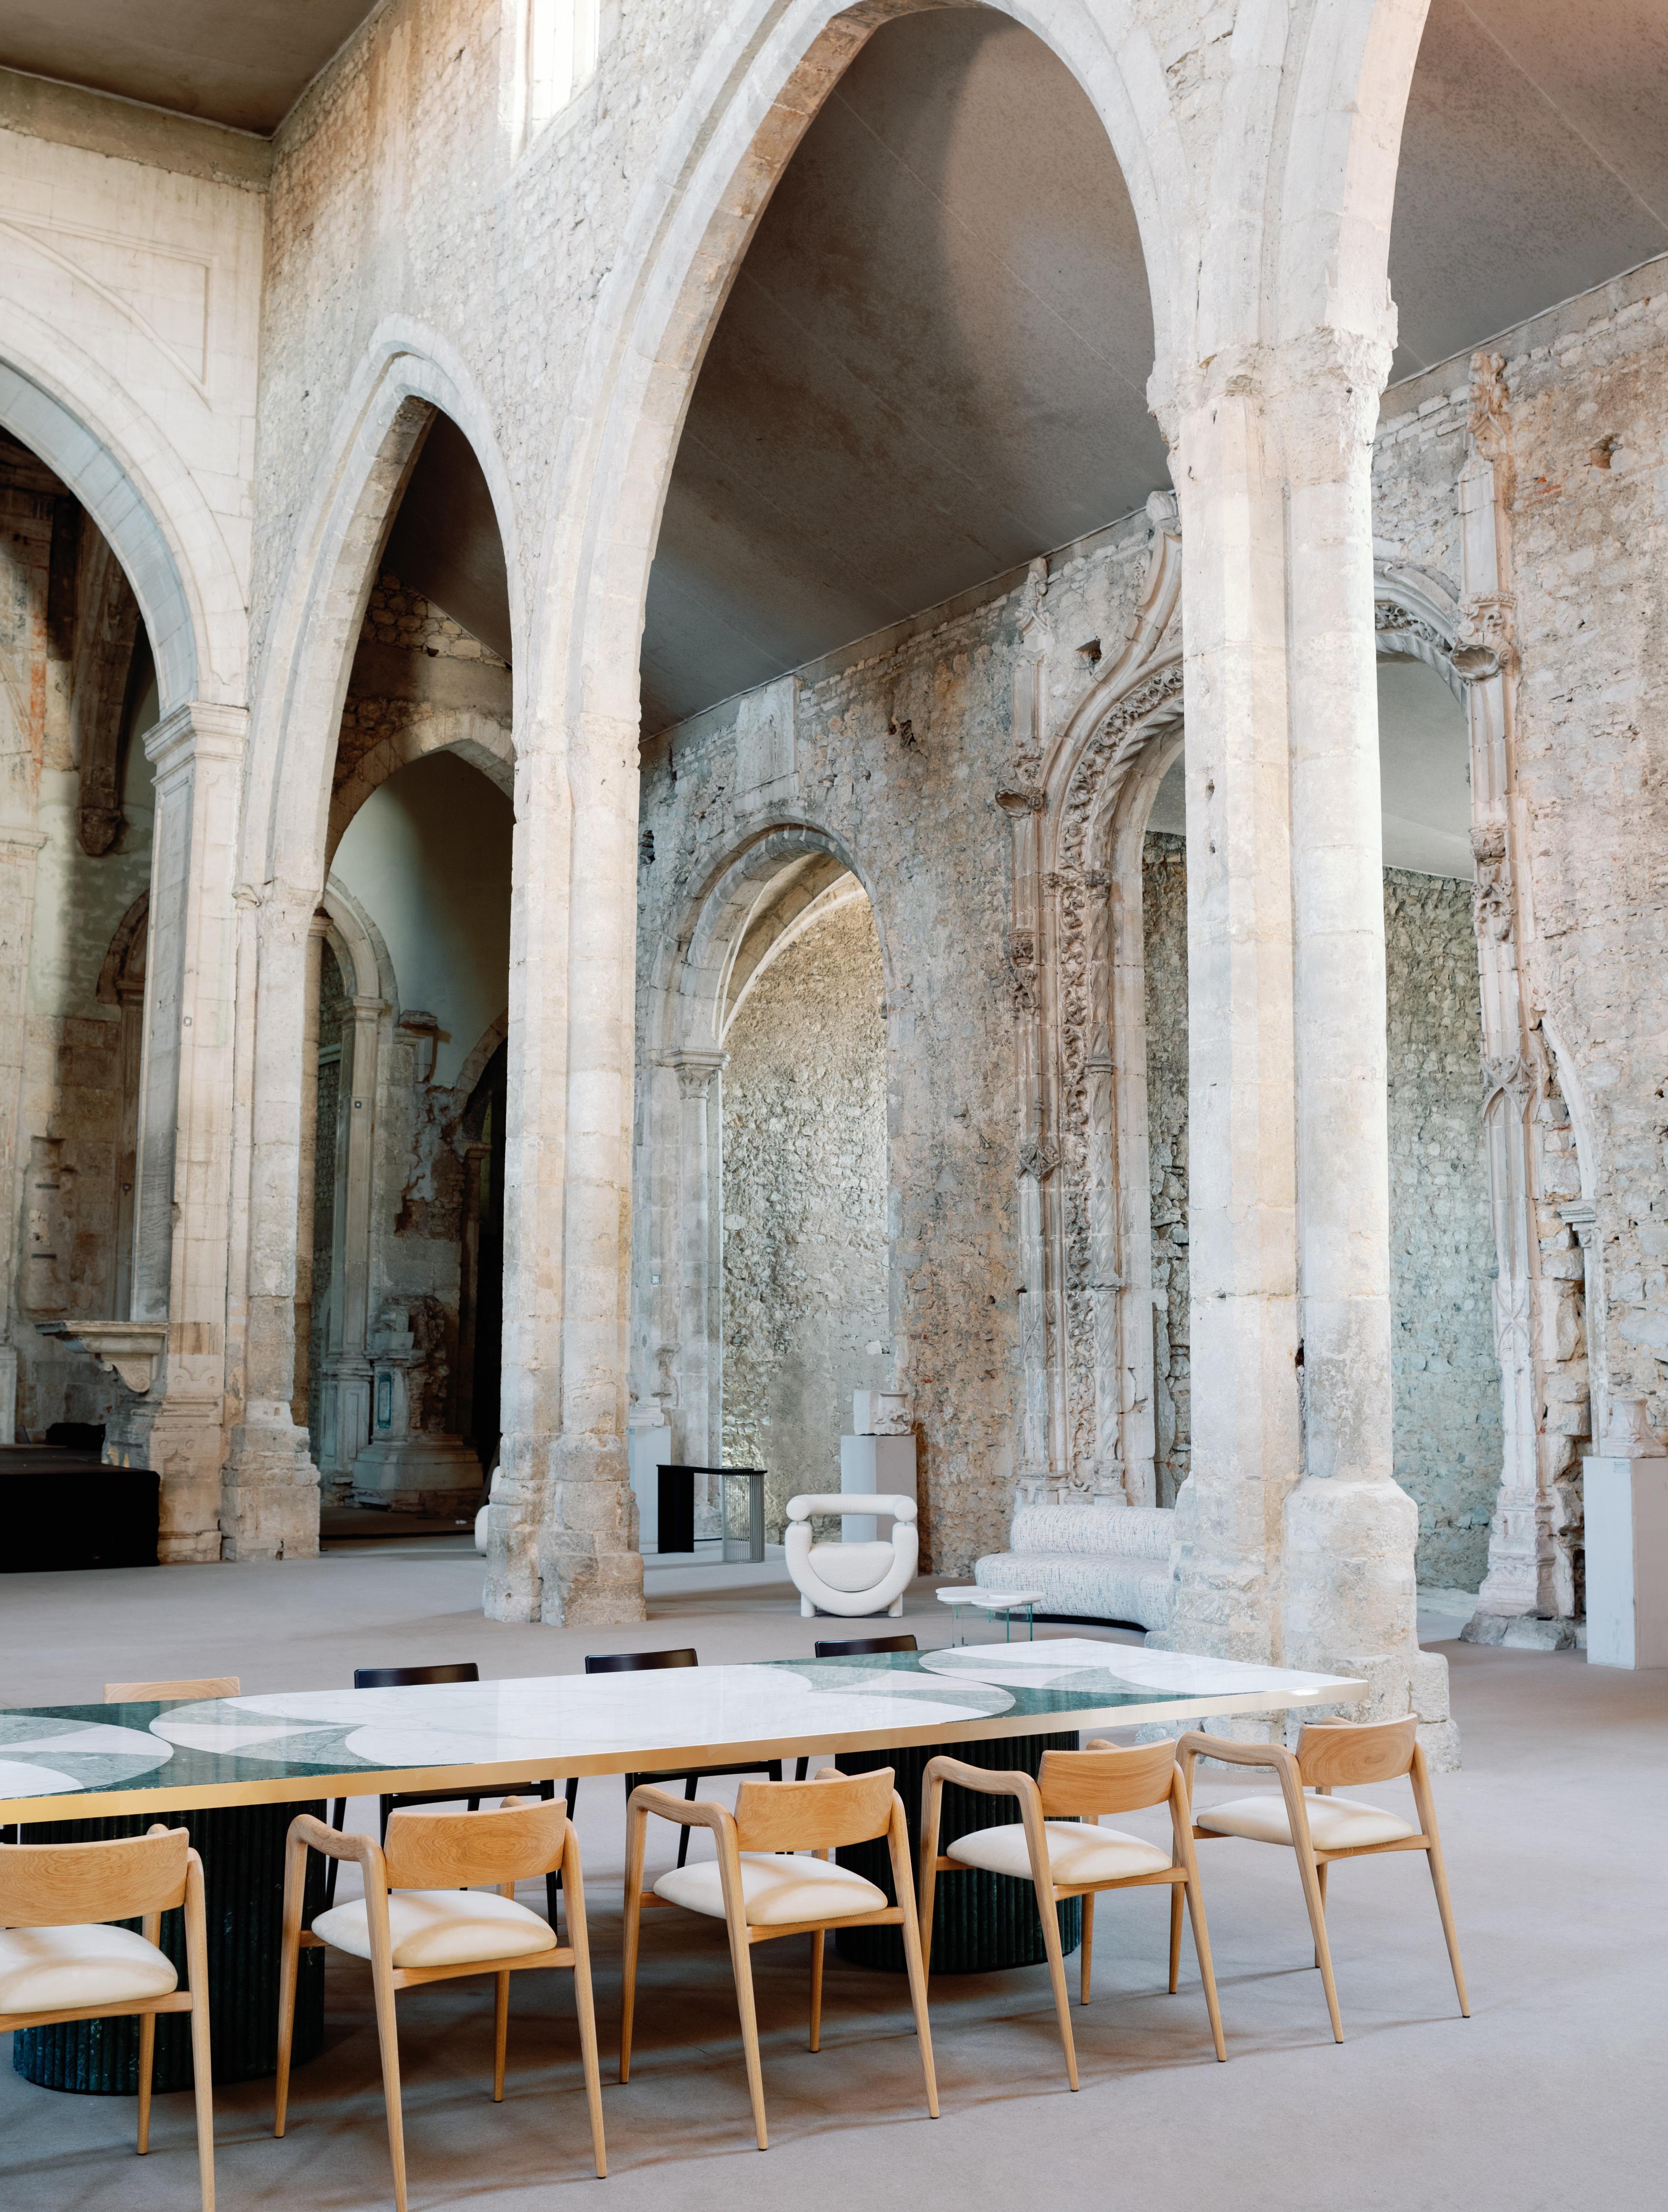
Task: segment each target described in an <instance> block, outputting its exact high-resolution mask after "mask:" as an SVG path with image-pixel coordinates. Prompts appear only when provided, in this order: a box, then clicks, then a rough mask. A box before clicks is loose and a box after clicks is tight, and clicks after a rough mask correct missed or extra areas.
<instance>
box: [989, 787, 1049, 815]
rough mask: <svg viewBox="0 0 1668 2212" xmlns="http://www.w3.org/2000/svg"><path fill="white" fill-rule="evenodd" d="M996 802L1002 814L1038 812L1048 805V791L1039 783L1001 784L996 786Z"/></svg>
mask: <svg viewBox="0 0 1668 2212" xmlns="http://www.w3.org/2000/svg"><path fill="white" fill-rule="evenodd" d="M996 804H997V805H998V806H1000V807H1001V810H1002V812H1003V813H1004V814H1040V813H1041V812H1042V811H1043V809H1044V807H1045V806H1046V805H1048V793H1046V792H1045V791H1044V789H1043V788H1042V787H1041V785H1040V784H1035V783H1015V784H1001V785H999V786H998V787H997V791H996Z"/></svg>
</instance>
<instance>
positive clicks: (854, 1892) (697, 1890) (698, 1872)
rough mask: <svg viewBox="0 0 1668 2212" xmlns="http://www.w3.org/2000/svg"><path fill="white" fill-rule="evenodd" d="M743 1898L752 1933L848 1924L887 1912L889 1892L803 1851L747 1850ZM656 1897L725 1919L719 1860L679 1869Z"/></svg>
mask: <svg viewBox="0 0 1668 2212" xmlns="http://www.w3.org/2000/svg"><path fill="white" fill-rule="evenodd" d="M740 1863H741V1895H742V1899H743V1900H744V1904H745V1906H746V1915H747V1925H748V1926H749V1927H750V1928H782V1927H799V1928H803V1927H804V1925H805V1923H806V1922H807V1920H819V1921H821V1920H849V1919H850V1918H851V1917H852V1915H853V1914H854V1913H857V1912H881V1911H885V1910H886V1892H885V1890H883V1889H877V1888H876V1887H875V1886H874V1883H873V1882H872V1881H864V1880H863V1877H862V1876H861V1875H860V1874H854V1873H853V1872H852V1870H851V1869H850V1868H849V1867H843V1866H836V1865H834V1864H833V1863H832V1862H831V1861H830V1860H828V1859H819V1858H811V1857H807V1855H806V1854H805V1853H804V1852H802V1851H798V1852H788V1851H743V1852H742V1853H741V1854H740ZM654 1894H655V1896H656V1897H661V1898H664V1899H665V1900H666V1902H667V1904H668V1905H683V1906H684V1907H685V1910H686V1911H690V1912H704V1913H706V1914H708V1915H709V1917H711V1918H712V1919H714V1920H721V1919H722V1918H723V1917H724V1881H723V1875H722V1872H721V1869H720V1867H719V1864H718V1862H717V1860H716V1859H697V1861H696V1863H695V1864H694V1865H693V1866H681V1867H675V1868H674V1869H673V1871H672V1872H671V1873H670V1874H663V1875H661V1878H660V1880H659V1881H657V1882H656V1883H655V1884H654Z"/></svg>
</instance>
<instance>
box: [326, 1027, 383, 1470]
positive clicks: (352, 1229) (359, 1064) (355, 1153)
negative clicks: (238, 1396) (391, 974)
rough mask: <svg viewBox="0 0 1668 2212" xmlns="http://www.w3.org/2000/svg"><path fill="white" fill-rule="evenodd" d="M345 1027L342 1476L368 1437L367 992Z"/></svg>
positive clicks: (372, 1115) (372, 1166)
mask: <svg viewBox="0 0 1668 2212" xmlns="http://www.w3.org/2000/svg"><path fill="white" fill-rule="evenodd" d="M348 1003H349V1006H350V1007H351V1009H352V1012H351V1015H350V1019H349V1021H347V1022H345V1023H344V1024H343V1030H344V1036H343V1038H342V1044H343V1053H342V1067H341V1080H342V1084H343V1086H344V1097H345V1108H344V1110H345V1112H346V1115H347V1123H348V1142H347V1154H348V1157H347V1172H346V1174H345V1175H344V1177H343V1183H344V1188H343V1194H342V1225H341V1231H340V1234H341V1240H342V1318H341V1331H342V1336H341V1349H340V1351H339V1352H338V1354H337V1358H336V1424H335V1439H336V1468H337V1471H338V1473H340V1474H347V1473H349V1472H350V1470H351V1468H352V1467H353V1463H354V1462H355V1460H356V1458H357V1457H358V1455H359V1454H360V1453H361V1452H362V1450H363V1449H364V1448H365V1446H366V1445H367V1444H368V1443H369V1442H370V1440H371V1358H370V1329H371V1198H372V1193H373V1189H374V1180H375V1174H376V1161H375V1151H376V1106H377V1100H378V1098H379V1097H380V1085H381V1078H382V1071H381V1068H380V1065H379V1060H380V1046H381V1042H382V1017H383V1015H384V1014H385V1013H387V1011H388V1008H387V1006H386V1004H385V1003H384V1001H383V1000H380V998H378V997H377V996H376V994H374V992H367V991H356V992H355V993H354V994H353V996H352V998H351V999H350V1000H349V1001H348Z"/></svg>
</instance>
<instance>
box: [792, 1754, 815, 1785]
mask: <svg viewBox="0 0 1668 2212" xmlns="http://www.w3.org/2000/svg"><path fill="white" fill-rule="evenodd" d="M810 1771H811V1754H810V1753H809V1752H808V1751H807V1752H802V1753H801V1755H800V1763H799V1765H798V1767H797V1768H796V1769H795V1771H794V1781H795V1782H803V1781H804V1779H805V1778H806V1776H807V1774H808V1773H809V1772H810Z"/></svg>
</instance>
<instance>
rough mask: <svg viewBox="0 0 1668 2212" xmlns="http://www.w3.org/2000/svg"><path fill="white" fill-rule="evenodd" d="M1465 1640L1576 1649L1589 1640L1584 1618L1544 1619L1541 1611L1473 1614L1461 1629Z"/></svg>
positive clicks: (1517, 1646) (1538, 1648)
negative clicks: (1581, 1619) (1582, 1619)
mask: <svg viewBox="0 0 1668 2212" xmlns="http://www.w3.org/2000/svg"><path fill="white" fill-rule="evenodd" d="M1459 1640H1460V1642H1461V1643H1462V1644H1503V1645H1504V1646H1505V1648H1506V1649H1507V1650H1508V1651H1574V1650H1576V1649H1577V1648H1578V1647H1580V1646H1581V1645H1583V1644H1586V1622H1585V1621H1580V1620H1543V1619H1542V1618H1541V1616H1540V1614H1539V1613H1483V1612H1482V1611H1481V1610H1479V1611H1478V1612H1476V1613H1473V1614H1472V1615H1471V1618H1470V1620H1468V1621H1467V1622H1466V1624H1465V1626H1464V1628H1462V1629H1461V1630H1460V1632H1459Z"/></svg>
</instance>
